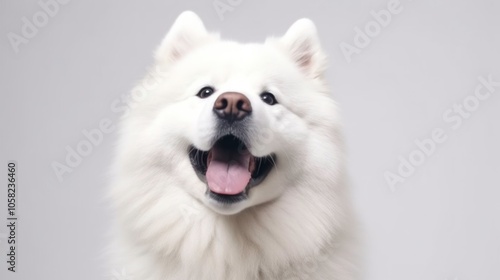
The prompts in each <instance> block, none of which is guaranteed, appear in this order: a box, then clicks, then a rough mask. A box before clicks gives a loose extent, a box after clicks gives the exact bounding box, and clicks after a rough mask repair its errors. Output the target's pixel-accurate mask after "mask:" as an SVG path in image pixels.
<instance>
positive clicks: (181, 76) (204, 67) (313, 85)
mask: <svg viewBox="0 0 500 280" xmlns="http://www.w3.org/2000/svg"><path fill="white" fill-rule="evenodd" d="M156 56H157V61H158V65H159V67H160V68H162V69H163V71H164V73H165V77H164V78H163V79H162V81H161V82H160V85H159V87H158V88H157V89H155V90H154V93H152V94H154V95H156V97H155V98H153V97H151V98H149V97H148V102H145V103H146V104H148V105H144V106H143V108H142V109H141V110H142V113H141V114H142V115H147V114H149V117H150V119H149V120H148V121H147V122H148V124H147V125H146V126H147V129H146V128H145V130H146V131H148V132H147V134H148V136H145V135H144V136H143V137H144V138H147V140H145V141H147V142H148V143H149V144H148V145H147V146H146V145H145V146H144V147H145V149H149V153H151V154H155V155H157V156H159V157H160V158H161V160H162V161H170V162H171V163H172V162H175V163H174V164H173V166H172V167H170V168H168V171H166V172H169V173H170V175H171V177H174V178H175V177H185V176H189V177H191V178H182V179H179V181H178V183H179V185H181V188H182V190H183V191H185V192H186V193H188V194H189V195H190V196H191V197H193V198H194V199H197V200H199V201H202V202H203V203H204V204H205V205H206V206H207V207H209V208H211V209H212V210H214V211H215V212H218V213H221V214H234V213H238V212H240V211H242V210H244V209H246V208H248V207H252V206H255V205H258V204H262V203H265V202H269V201H272V200H274V199H276V198H278V197H279V196H280V195H282V194H283V193H284V192H286V190H287V188H288V187H290V186H291V185H293V184H294V181H295V180H296V176H299V174H300V173H301V172H307V171H304V170H303V169H304V167H305V166H307V162H308V161H309V160H310V158H312V157H317V156H318V155H310V153H311V152H312V150H313V149H311V145H317V143H316V142H312V141H311V140H310V136H311V134H315V133H318V131H319V130H324V129H327V128H326V127H322V126H323V123H325V122H332V120H328V118H329V117H331V116H333V114H334V112H331V111H334V110H335V108H334V106H333V103H332V102H331V100H330V98H329V97H328V94H327V93H326V92H325V90H324V85H323V79H322V74H323V73H322V71H323V64H324V57H323V55H322V53H321V50H320V47H319V44H318V40H317V37H316V32H315V27H314V25H313V24H312V23H311V22H310V21H309V20H299V21H298V22H297V23H295V24H294V25H293V26H292V27H291V28H290V29H289V31H288V32H287V33H286V34H285V35H284V36H283V37H282V38H278V39H269V40H267V41H266V43H264V44H238V43H234V42H227V41H220V40H219V39H218V38H217V36H215V35H213V34H209V33H207V32H206V30H205V28H204V26H203V24H202V23H201V21H200V19H199V18H198V17H197V16H196V15H194V14H193V13H190V12H186V13H183V14H182V15H180V16H179V18H178V19H177V21H176V22H175V24H174V26H173V27H172V29H171V30H170V32H169V33H168V34H167V36H166V38H165V39H164V41H163V43H162V45H161V46H160V48H159V49H158V51H157V54H156ZM323 134H324V133H323ZM145 153H148V151H145ZM187 165H190V166H189V167H188V168H189V169H190V170H189V171H187V170H185V168H186V166H187ZM181 169H184V170H181ZM172 180H173V181H175V179H172Z"/></svg>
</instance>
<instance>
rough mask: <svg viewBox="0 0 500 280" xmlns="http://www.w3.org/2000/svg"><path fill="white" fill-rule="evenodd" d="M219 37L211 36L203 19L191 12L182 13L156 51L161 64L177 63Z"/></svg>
mask: <svg viewBox="0 0 500 280" xmlns="http://www.w3.org/2000/svg"><path fill="white" fill-rule="evenodd" d="M215 39H217V36H215V35H213V34H209V33H208V32H207V30H206V29H205V26H204V25H203V22H202V21H201V19H200V18H199V17H198V16H197V15H196V14H195V13H193V12H191V11H185V12H183V13H181V14H180V15H179V16H178V17H177V19H176V20H175V22H174V24H173V25H172V27H171V28H170V30H169V31H168V33H167V35H166V36H165V38H164V39H163V41H162V42H161V44H160V47H159V48H158V49H157V51H156V55H155V57H156V59H157V60H158V61H159V62H165V63H170V62H174V61H177V60H178V59H180V58H181V57H182V56H184V55H185V54H186V53H188V52H190V51H192V50H193V49H195V48H197V47H199V46H201V45H203V44H206V43H207V42H210V41H214V40H215Z"/></svg>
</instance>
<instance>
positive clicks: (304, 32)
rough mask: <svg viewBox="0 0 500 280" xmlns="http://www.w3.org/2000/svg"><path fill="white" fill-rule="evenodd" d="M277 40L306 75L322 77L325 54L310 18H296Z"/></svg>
mask: <svg viewBox="0 0 500 280" xmlns="http://www.w3.org/2000/svg"><path fill="white" fill-rule="evenodd" d="M279 41H280V43H281V44H282V45H283V46H284V47H285V48H286V49H287V50H288V52H289V54H290V55H291V57H292V59H293V60H294V61H295V63H297V65H298V66H299V67H300V68H301V69H302V70H303V71H304V72H305V74H306V75H308V76H310V77H311V78H313V79H315V78H322V76H323V73H324V71H325V68H326V56H325V55H324V53H323V51H322V49H321V45H320V42H319V38H318V35H317V32H316V26H315V25H314V23H313V22H312V21H311V20H310V19H307V18H303V19H299V20H297V21H296V22H295V23H294V24H292V26H291V27H290V28H289V29H288V31H287V32H286V33H285V35H284V36H283V37H281V38H280V39H279Z"/></svg>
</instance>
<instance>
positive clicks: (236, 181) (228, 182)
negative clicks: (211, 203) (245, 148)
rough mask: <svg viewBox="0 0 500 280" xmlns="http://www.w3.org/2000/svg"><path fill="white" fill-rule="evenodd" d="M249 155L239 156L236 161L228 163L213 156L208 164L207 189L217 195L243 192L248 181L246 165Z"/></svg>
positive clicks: (232, 160) (231, 160) (249, 175)
mask: <svg viewBox="0 0 500 280" xmlns="http://www.w3.org/2000/svg"><path fill="white" fill-rule="evenodd" d="M249 163H250V155H249V154H247V155H240V156H239V157H238V159H230V160H228V161H225V160H218V159H216V156H215V155H213V159H212V160H210V162H209V163H208V168H207V174H206V177H207V182H208V188H210V190H211V191H213V192H214V193H218V194H225V195H234V194H239V193H241V192H243V191H244V190H245V187H246V186H247V184H248V182H249V181H250V177H251V174H250V171H248V165H249Z"/></svg>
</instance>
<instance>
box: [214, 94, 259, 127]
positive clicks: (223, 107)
mask: <svg viewBox="0 0 500 280" xmlns="http://www.w3.org/2000/svg"><path fill="white" fill-rule="evenodd" d="M214 112H215V114H217V116H218V117H219V118H221V119H224V120H227V121H230V122H233V121H240V120H242V119H244V118H246V117H247V116H248V115H250V113H251V112H252V104H250V100H248V98H247V97H246V96H245V95H243V94H241V93H239V92H225V93H223V94H221V95H220V96H219V97H218V98H217V100H215V103H214Z"/></svg>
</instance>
